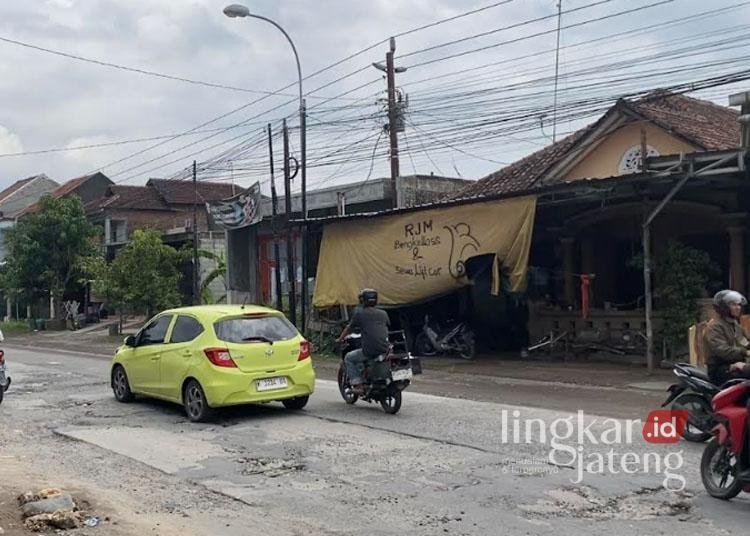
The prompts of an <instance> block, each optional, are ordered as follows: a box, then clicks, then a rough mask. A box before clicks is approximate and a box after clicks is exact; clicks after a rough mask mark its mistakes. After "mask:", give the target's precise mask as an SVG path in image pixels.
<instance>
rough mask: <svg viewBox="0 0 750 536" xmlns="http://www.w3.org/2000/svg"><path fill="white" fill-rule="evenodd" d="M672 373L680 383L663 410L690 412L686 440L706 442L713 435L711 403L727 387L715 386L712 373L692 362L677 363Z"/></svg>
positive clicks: (673, 388)
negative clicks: (691, 363) (711, 377)
mask: <svg viewBox="0 0 750 536" xmlns="http://www.w3.org/2000/svg"><path fill="white" fill-rule="evenodd" d="M672 372H674V374H675V375H676V376H677V377H678V378H679V379H680V380H679V381H678V382H677V383H675V384H674V385H671V386H670V387H669V389H668V392H669V396H668V398H667V400H666V401H665V402H664V403H663V404H662V407H663V408H664V407H666V408H669V409H674V410H687V412H688V420H687V423H685V428H684V430H683V432H682V437H683V438H684V439H685V440H687V441H692V442H695V443H702V442H704V441H705V440H707V439H708V438H709V437H711V435H712V434H711V429H712V427H713V421H712V415H713V411H712V409H711V400H712V399H713V398H714V396H716V395H717V394H718V393H719V392H720V391H721V390H722V389H723V388H725V387H726V386H727V385H724V386H721V387H719V386H717V385H714V384H713V383H712V382H711V379H710V378H709V377H708V374H706V373H705V372H703V371H702V370H701V369H699V368H697V367H694V366H692V365H690V364H688V363H677V364H675V365H674V366H673V368H672ZM732 381H734V380H730V382H729V383H731V382H732Z"/></svg>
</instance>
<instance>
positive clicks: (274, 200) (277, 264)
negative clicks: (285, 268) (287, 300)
mask: <svg viewBox="0 0 750 536" xmlns="http://www.w3.org/2000/svg"><path fill="white" fill-rule="evenodd" d="M268 158H269V160H270V162H271V210H272V214H273V217H272V218H271V226H272V227H273V272H274V281H275V282H276V309H278V310H279V311H282V310H283V308H284V304H283V301H282V299H281V296H282V293H281V259H280V257H281V256H280V255H279V226H278V208H279V207H278V204H279V198H278V197H277V196H276V179H275V177H274V169H273V135H272V133H271V123H268Z"/></svg>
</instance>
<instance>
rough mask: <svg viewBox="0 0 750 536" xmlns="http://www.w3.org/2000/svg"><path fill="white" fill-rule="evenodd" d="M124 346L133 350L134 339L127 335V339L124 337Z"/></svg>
mask: <svg viewBox="0 0 750 536" xmlns="http://www.w3.org/2000/svg"><path fill="white" fill-rule="evenodd" d="M125 346H130V347H131V348H135V337H133V336H132V335H128V336H127V337H125Z"/></svg>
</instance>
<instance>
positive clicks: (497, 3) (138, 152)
mask: <svg viewBox="0 0 750 536" xmlns="http://www.w3.org/2000/svg"><path fill="white" fill-rule="evenodd" d="M511 1H513V0H504V1H501V2H495V3H493V4H490V5H488V6H485V7H483V8H479V9H474V10H471V11H467V12H465V13H462V14H458V15H454V16H452V17H447V18H445V19H441V20H438V21H435V22H432V23H429V24H426V25H423V26H420V27H417V28H412V29H409V30H406V31H404V32H401V33H400V34H397V36H404V35H408V34H411V33H414V32H418V31H421V30H424V29H427V28H433V27H435V26H438V25H441V24H445V23H447V22H451V21H454V20H457V19H459V18H462V17H466V16H469V15H472V14H475V13H479V12H482V11H485V10H487V9H491V8H493V7H497V6H501V5H504V4H506V3H509V2H511ZM387 41H388V39H383V40H381V41H378V42H377V43H374V44H372V45H369V46H367V47H365V48H363V49H360V50H358V51H356V52H354V53H352V54H350V55H348V56H346V57H345V58H343V59H341V60H338V61H336V62H334V63H331V64H329V65H327V66H326V67H323V68H321V69H319V70H317V71H315V72H313V73H312V74H309V75H307V76H305V77H304V78H303V80H309V79H311V78H313V77H315V76H318V75H320V74H322V73H324V72H327V71H329V70H330V69H333V68H334V67H337V66H339V65H341V64H343V63H345V62H347V61H349V60H352V59H354V58H356V57H358V56H360V55H362V54H364V53H365V52H368V51H370V50H372V49H374V48H375V47H377V46H380V45H381V44H383V43H386V42H387ZM367 68H369V65H368V66H367V67H364V68H360V69H358V70H356V71H355V72H354V73H350V74H349V75H345V76H343V77H340V78H338V79H337V80H334V82H332V83H336V82H338V81H342V80H344V79H346V78H349V77H350V76H352V75H353V74H357V73H360V72H362V71H364V70H365V69H367ZM332 83H329V84H326V85H325V86H322V87H320V88H317V89H316V90H313V91H311V92H308V93H306V96H310V95H311V94H312V93H315V92H316V91H318V90H319V89H323V88H324V87H327V86H328V85H331V84H332ZM294 85H296V82H293V83H291V84H288V85H286V86H284V87H282V88H280V89H278V90H276V91H273V92H270V93H269V94H266V95H264V96H262V97H260V98H258V99H256V100H254V101H251V102H249V103H247V104H244V105H242V106H240V107H238V108H235V109H233V110H230V111H229V112H227V113H224V114H222V115H220V116H218V117H215V118H213V119H211V120H209V121H206V122H204V123H201V124H200V125H198V126H196V127H193V128H191V129H190V130H187V131H185V132H184V133H182V134H183V135H184V134H189V133H192V132H195V131H196V130H198V129H201V128H203V127H206V126H208V125H210V124H212V123H215V122H217V121H220V120H222V119H224V118H226V117H228V116H230V115H233V114H235V113H238V112H240V111H242V110H244V109H246V108H248V107H250V106H252V105H254V104H257V103H260V102H261V101H263V100H265V99H267V98H268V97H271V96H275V95H279V94H280V93H281V92H283V91H285V90H286V89H289V88H290V87H293V86H294ZM342 96H345V95H339V96H337V97H336V98H341V97H342ZM329 100H330V99H329ZM285 104H287V103H285ZM277 108H278V107H277ZM274 109H276V108H274ZM177 137H178V136H175V138H170V139H167V140H164V141H161V142H159V143H157V144H155V145H152V146H149V147H147V148H146V149H143V150H140V151H137V152H135V153H132V154H129V155H127V156H125V157H123V158H120V159H119V160H116V161H114V162H110V163H108V164H105V165H103V166H100V167H99V168H98V170H101V169H105V168H108V167H111V166H114V165H117V164H120V163H122V162H124V161H126V160H129V159H131V158H135V157H136V156H140V155H141V154H144V153H145V152H148V151H150V150H152V149H155V148H157V147H160V146H162V145H164V144H166V143H169V142H170V141H172V139H176V138H177Z"/></svg>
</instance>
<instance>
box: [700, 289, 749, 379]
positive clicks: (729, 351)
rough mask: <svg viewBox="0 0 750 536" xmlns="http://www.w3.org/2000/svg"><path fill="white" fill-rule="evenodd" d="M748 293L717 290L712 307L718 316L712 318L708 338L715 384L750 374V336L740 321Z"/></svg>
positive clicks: (708, 350) (710, 370) (711, 369)
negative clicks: (749, 361)
mask: <svg viewBox="0 0 750 536" xmlns="http://www.w3.org/2000/svg"><path fill="white" fill-rule="evenodd" d="M745 305H747V300H746V299H745V297H744V296H743V295H742V294H740V293H739V292H737V291H734V290H722V291H720V292H717V293H716V295H715V296H714V299H713V307H714V310H715V311H716V313H717V314H718V317H716V318H713V319H711V320H710V321H709V323H708V326H707V328H706V334H705V341H706V349H707V354H708V360H707V362H708V375H709V377H710V378H711V381H712V382H713V383H714V384H715V385H722V384H724V383H725V382H727V381H728V380H730V379H733V378H750V365H749V364H748V363H746V360H747V358H749V357H750V339H749V338H748V335H747V333H746V332H745V331H744V330H743V329H742V326H741V325H740V317H741V315H742V307H743V306H745Z"/></svg>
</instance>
